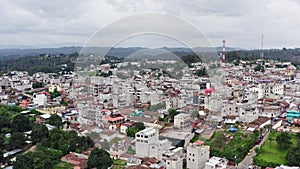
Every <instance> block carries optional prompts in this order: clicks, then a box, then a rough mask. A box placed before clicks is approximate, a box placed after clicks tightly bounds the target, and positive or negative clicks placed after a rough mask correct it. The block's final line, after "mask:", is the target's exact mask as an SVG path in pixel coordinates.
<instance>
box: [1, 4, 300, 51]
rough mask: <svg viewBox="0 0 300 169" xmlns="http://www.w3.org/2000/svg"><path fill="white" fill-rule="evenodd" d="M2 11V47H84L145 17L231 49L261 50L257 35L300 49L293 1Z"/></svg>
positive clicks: (298, 11)
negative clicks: (130, 19)
mask: <svg viewBox="0 0 300 169" xmlns="http://www.w3.org/2000/svg"><path fill="white" fill-rule="evenodd" d="M0 7H1V8H0V9H1V10H0V38H1V41H0V48H6V47H55V46H67V45H84V44H85V43H86V41H87V40H88V39H89V37H90V36H91V35H93V33H94V32H96V31H97V30H99V29H101V28H103V27H105V26H106V25H108V24H110V23H112V22H113V21H115V20H118V19H120V18H122V17H124V16H130V15H133V14H137V13H143V12H161V13H167V14H172V15H176V16H179V17H181V18H184V19H186V20H187V21H188V22H191V23H192V24H194V25H195V26H196V27H198V28H199V29H200V30H201V31H202V32H204V33H205V34H206V36H207V37H208V38H209V39H210V40H211V42H212V43H213V45H214V46H220V45H221V41H222V40H223V39H226V40H227V42H228V45H229V46H235V47H243V48H259V46H260V36H261V34H264V35H265V46H266V47H267V48H281V47H284V46H285V47H296V46H297V45H299V44H300V39H299V38H297V37H298V36H299V34H300V30H299V26H300V20H299V16H300V3H299V1H297V0H251V1H241V0H195V1H182V0H174V1H161V0H152V1H148V0H73V1H67V0H52V1H40V0H27V1H17V0H10V1H5V0H0ZM174 29H176V28H174ZM124 31H126V30H124ZM107 36H108V37H109V36H110V35H107ZM152 41H153V40H151V42H152ZM164 43H165V42H164ZM122 44H123V43H122ZM124 44H126V43H124ZM129 44H133V45H134V41H131V42H130V43H129ZM153 44H157V42H154V41H153ZM135 46H138V44H136V45H135Z"/></svg>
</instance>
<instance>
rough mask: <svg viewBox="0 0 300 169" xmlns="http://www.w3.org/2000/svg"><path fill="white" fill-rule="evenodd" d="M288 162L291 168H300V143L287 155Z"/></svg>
mask: <svg viewBox="0 0 300 169" xmlns="http://www.w3.org/2000/svg"><path fill="white" fill-rule="evenodd" d="M286 161H287V163H288V164H289V165H290V166H300V142H299V143H298V145H297V147H294V148H292V149H291V150H289V151H288V153H287V154H286Z"/></svg>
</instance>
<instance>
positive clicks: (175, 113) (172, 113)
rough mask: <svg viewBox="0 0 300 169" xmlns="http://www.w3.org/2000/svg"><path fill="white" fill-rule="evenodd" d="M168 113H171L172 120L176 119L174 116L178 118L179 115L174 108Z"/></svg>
mask: <svg viewBox="0 0 300 169" xmlns="http://www.w3.org/2000/svg"><path fill="white" fill-rule="evenodd" d="M168 112H169V116H170V118H171V119H174V116H176V115H177V114H179V113H178V112H177V111H176V110H175V109H173V108H170V109H169V110H168Z"/></svg>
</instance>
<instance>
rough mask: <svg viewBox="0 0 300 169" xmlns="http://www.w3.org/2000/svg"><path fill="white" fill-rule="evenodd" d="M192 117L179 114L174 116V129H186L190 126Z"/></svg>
mask: <svg viewBox="0 0 300 169" xmlns="http://www.w3.org/2000/svg"><path fill="white" fill-rule="evenodd" d="M190 124H191V123H190V115H189V114H185V113H179V114H177V115H176V116H174V127H175V128H186V127H188V126H190Z"/></svg>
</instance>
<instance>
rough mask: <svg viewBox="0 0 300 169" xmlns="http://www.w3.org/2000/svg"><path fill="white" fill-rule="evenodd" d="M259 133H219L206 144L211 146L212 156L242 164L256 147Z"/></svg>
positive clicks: (240, 131) (241, 131) (239, 131)
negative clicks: (249, 152)
mask: <svg viewBox="0 0 300 169" xmlns="http://www.w3.org/2000/svg"><path fill="white" fill-rule="evenodd" d="M257 137H258V133H247V132H245V131H243V130H238V131H237V132H228V131H217V132H215V134H214V136H213V137H212V139H210V140H207V141H206V142H205V144H207V145H210V146H211V148H210V154H211V156H218V157H226V158H227V159H229V160H230V161H234V160H235V157H236V162H240V161H242V160H243V159H244V157H245V156H246V155H247V153H248V151H249V150H250V149H251V148H252V147H253V146H254V143H255V142H256V140H257Z"/></svg>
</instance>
